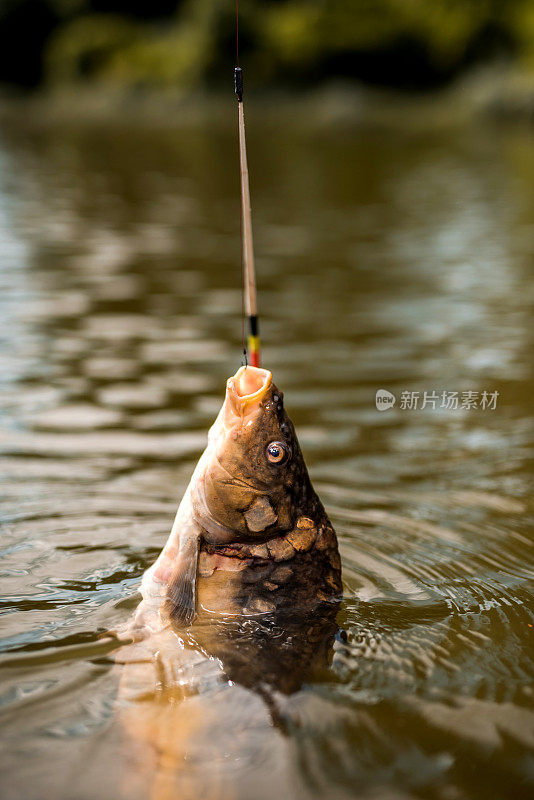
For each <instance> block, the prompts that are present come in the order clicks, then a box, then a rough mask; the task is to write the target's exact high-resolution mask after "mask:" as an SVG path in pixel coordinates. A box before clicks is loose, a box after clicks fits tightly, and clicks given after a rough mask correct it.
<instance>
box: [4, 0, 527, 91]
mask: <svg viewBox="0 0 534 800" xmlns="http://www.w3.org/2000/svg"><path fill="white" fill-rule="evenodd" d="M234 28H235V2H234V0H0V83H4V84H12V85H15V86H19V87H25V88H35V87H39V86H42V85H45V86H53V85H56V86H57V85H58V84H59V85H62V84H78V83H84V84H100V83H105V84H115V85H119V86H124V87H127V88H134V87H135V88H137V87H165V86H173V87H179V88H183V89H184V90H188V89H195V88H197V87H199V86H201V87H204V88H209V89H211V88H217V86H218V85H220V84H221V82H224V84H225V85H227V83H228V72H229V70H231V68H232V66H233V65H234V60H235V38H234ZM240 41H241V53H242V61H243V63H246V65H247V67H248V70H247V72H248V74H247V78H248V80H249V81H250V82H254V83H255V84H256V85H257V86H265V87H273V86H274V87H276V86H279V85H281V84H282V85H283V86H284V87H289V88H294V87H306V86H311V85H316V84H318V83H321V82H322V81H324V80H325V79H326V78H340V79H351V80H358V81H361V82H364V83H367V84H371V85H378V86H388V87H393V88H397V89H402V90H412V89H415V90H421V89H429V88H433V87H438V86H442V85H444V84H446V83H447V82H449V81H451V80H452V79H454V78H455V77H457V76H458V75H460V74H461V73H462V72H464V71H466V70H468V69H470V68H473V67H475V66H477V65H479V64H485V63H490V62H495V61H497V60H501V61H503V60H505V61H507V62H509V63H510V64H511V65H517V66H518V67H519V68H520V69H521V70H523V71H525V72H527V71H528V72H529V71H530V70H532V71H533V72H534V0H270V1H269V2H268V1H267V0H241V2H240Z"/></svg>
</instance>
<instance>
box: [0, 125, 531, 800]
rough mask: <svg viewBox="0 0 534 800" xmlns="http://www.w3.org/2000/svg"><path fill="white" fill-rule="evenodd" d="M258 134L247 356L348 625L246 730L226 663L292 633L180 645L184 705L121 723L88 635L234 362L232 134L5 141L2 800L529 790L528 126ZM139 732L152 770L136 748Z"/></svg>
mask: <svg viewBox="0 0 534 800" xmlns="http://www.w3.org/2000/svg"><path fill="white" fill-rule="evenodd" d="M281 122H282V119H280V120H278V121H276V120H273V119H269V120H264V119H263V118H262V116H261V113H260V112H259V110H253V111H251V112H249V114H248V139H249V161H250V169H251V177H252V192H253V205H254V222H255V233H256V249H257V262H258V263H257V266H258V271H259V279H260V292H261V294H260V302H261V310H262V313H263V320H262V325H263V328H262V333H263V339H264V364H265V366H268V367H269V368H271V369H272V370H273V373H274V376H275V380H276V382H277V384H278V385H279V386H280V387H281V388H282V389H283V390H284V392H285V396H286V405H287V408H288V410H289V412H290V414H291V416H292V418H293V420H294V422H295V424H296V426H297V429H298V431H299V434H300V438H301V443H302V446H303V449H304V451H305V455H306V458H307V462H308V466H309V468H310V472H311V475H312V478H313V480H314V483H315V485H316V488H317V489H318V491H319V493H320V494H321V497H322V499H323V500H324V502H325V504H326V506H327V509H328V511H329V513H330V516H331V518H332V521H333V522H334V525H335V527H336V529H337V531H338V534H339V537H340V543H341V551H342V556H343V568H344V579H345V600H344V603H343V605H342V608H341V609H340V611H339V613H338V617H337V623H338V626H339V627H340V628H341V629H344V630H345V631H346V635H345V634H342V633H340V632H339V631H338V632H337V633H336V634H335V637H334V636H333V634H332V636H333V640H332V647H331V651H330V658H331V665H330V666H329V667H327V668H325V667H324V665H322V666H321V668H319V667H320V665H319V664H316V665H315V666H316V667H317V669H316V670H315V671H314V670H312V673H313V674H312V675H311V677H310V675H308V677H307V678H306V679H305V681H304V683H303V684H302V685H301V686H300V687H299V686H298V685H297V686H296V687H295V686H293V687H285V688H286V690H287V691H290V692H292V693H290V694H289V695H287V696H284V694H283V693H280V692H275V696H276V698H277V700H276V708H277V710H276V713H275V712H273V709H272V708H271V709H270V713H269V709H268V706H269V704H268V703H266V702H265V697H262V695H261V692H258V690H257V686H256V685H255V684H254V681H249V674H248V672H247V664H248V665H249V666H250V669H251V671H252V672H253V670H254V668H255V667H256V668H257V666H258V664H265V665H266V667H265V669H266V672H268V673H269V674H270V669H271V667H273V668H274V667H275V666H276V664H275V662H276V661H277V659H279V658H280V657H281V656H280V654H281V653H285V654H286V655H287V654H289V655H288V658H290V661H289V662H288V663H290V664H292V663H293V662H291V658H293V657H294V658H295V659H296V661H298V659H299V657H300V655H301V654H302V651H305V648H306V646H308V644H309V636H308V634H307V633H306V632H303V631H299V630H298V629H297V630H293V631H292V632H291V631H290V633H289V634H288V633H287V631H286V632H285V633H284V632H283V631H282V633H280V630H278V629H275V628H273V629H272V630H271V629H269V627H268V624H267V623H266V624H267V628H265V626H264V629H262V626H261V625H260V624H259V623H254V622H252V623H250V624H248V623H247V625H245V627H244V629H242V630H240V631H239V630H238V631H233V633H232V636H233V637H234V638H233V639H232V641H233V642H235V650H236V652H238V653H239V652H240V648H242V651H243V653H245V654H246V659H245V666H244V667H243V664H241V666H240V668H239V669H238V670H237V671H236V676H237V677H236V676H235V675H234V678H235V680H231V681H229V680H228V677H225V675H226V673H225V672H224V659H222V660H221V661H218V660H212V659H209V658H208V657H207V656H206V655H202V654H201V653H197V657H196V660H194V663H193V664H192V665H191V666H190V671H189V672H186V673H184V675H183V676H182V679H181V684H180V685H181V686H182V687H183V691H184V697H185V696H186V695H189V700H188V701H187V703H188V704H187V705H186V704H183V705H181V701H180V698H178V699H177V697H176V696H175V695H173V696H172V697H170V698H169V697H167V698H165V697H163V699H162V698H161V697H160V698H159V700H158V702H159V706H158V709H159V710H158V711H157V713H156V714H155V715H154V716H153V718H152V719H151V721H147V720H146V719H145V720H143V716H142V715H143V713H146V712H147V708H148V710H149V711H152V712H154V709H155V708H156V707H155V706H154V705H153V701H150V700H147V701H146V702H145V704H144V706H143V709H142V710H141V709H140V710H139V714H135V713H134V714H133V716H132V714H131V712H130V716H129V717H128V716H126V717H125V718H124V717H122V716H121V714H119V712H118V711H117V710H116V696H117V691H118V689H117V672H116V671H117V667H114V666H113V662H112V659H111V658H110V656H109V653H108V651H109V647H108V645H106V644H105V643H102V642H101V641H99V640H98V636H99V634H100V633H102V632H104V631H105V630H107V629H110V628H114V627H116V626H117V625H120V624H121V623H123V622H125V621H126V620H127V619H128V618H129V616H130V615H131V613H132V610H133V609H134V608H135V605H136V603H137V595H136V588H137V587H138V585H139V581H140V576H141V574H142V572H143V570H144V569H145V568H146V567H147V566H148V565H149V564H150V563H151V562H152V561H153V559H154V558H155V556H156V554H157V553H158V551H159V549H160V547H161V546H162V544H163V543H164V541H165V540H166V537H167V534H168V531H169V528H170V525H171V523H172V519H173V515H174V511H175V509H176V506H177V503H178V501H179V499H180V497H181V495H182V492H183V490H184V488H185V486H186V484H187V482H188V480H189V476H190V473H191V471H192V468H193V465H194V463H195V461H196V459H197V457H198V454H199V452H200V450H201V449H202V448H203V443H204V439H205V435H206V431H207V428H208V426H209V425H210V424H211V422H212V420H213V418H214V415H215V413H216V412H217V410H218V407H219V405H220V403H221V399H222V393H223V387H224V381H225V379H226V377H227V376H228V375H229V374H231V373H232V372H233V371H235V369H236V367H237V366H239V361H240V355H239V337H240V320H239V312H240V295H239V266H238V241H237V236H238V206H237V197H238V194H237V192H238V185H237V170H236V143H235V127H234V125H233V118H232V120H231V122H230V123H229V124H228V126H225V125H223V124H220V123H219V122H218V121H217V120H213V121H212V122H211V123H210V124H209V125H207V124H206V125H200V124H199V125H198V126H189V127H186V128H184V129H182V130H181V129H173V130H166V131H152V132H151V131H150V130H149V129H146V128H145V129H144V130H134V129H128V128H126V127H124V128H122V129H121V128H119V127H117V126H113V125H111V124H110V125H109V126H105V125H100V126H85V127H73V128H71V129H68V128H65V127H62V128H61V129H58V128H56V129H54V128H50V129H44V130H40V131H38V130H32V129H31V128H30V127H29V126H28V127H26V126H24V125H19V126H10V125H8V126H7V127H6V128H5V130H4V131H3V133H2V135H1V150H0V282H1V283H0V285H1V293H0V314H1V320H2V327H1V332H0V337H1V354H0V381H1V400H0V402H1V428H2V430H1V439H0V443H1V449H2V451H3V455H4V458H3V461H2V467H1V474H2V481H1V482H2V496H3V498H2V499H3V502H2V510H1V522H2V540H1V546H2V561H1V567H0V568H1V574H2V584H3V601H2V612H3V616H2V622H3V624H2V634H1V636H2V638H1V648H2V661H1V662H0V666H1V667H2V669H1V677H2V694H1V702H2V725H1V734H2V739H3V746H2V755H1V767H2V773H3V789H2V795H3V797H4V798H6V800H8V798H9V799H11V798H13V799H14V798H17V800H22V799H23V798H27V799H28V800H47V799H48V798H50V799H52V798H61V800H70V799H71V798H72V799H73V800H74V798H76V800H104V799H107V798H118V797H121V796H124V797H126V796H127V797H132V798H136V799H137V798H141V797H151V798H157V799H158V800H160V798H167V797H171V796H172V797H178V796H179V797H182V798H185V797H195V798H200V797H207V796H208V791H209V792H210V794H209V796H210V797H213V798H215V797H216V798H225V800H226V799H227V798H228V799H229V800H230V799H232V800H233V798H243V799H244V800H250V797H252V796H253V797H255V798H256V800H262V799H263V798H271V797H273V796H277V797H278V798H280V800H285V798H289V797H291V798H311V797H320V798H328V799H329V800H330V798H332V799H334V798H335V799H337V798H352V797H358V798H378V799H379V800H386V799H387V800H390V798H409V797H417V798H419V797H420V798H438V799H439V800H456V799H457V798H485V800H487V799H488V798H496V800H497V798H499V799H500V798H504V797H513V798H517V797H521V796H525V797H526V796H528V795H529V794H530V793H531V792H532V791H533V789H534V710H533V702H534V694H533V692H534V685H533V679H534V650H533V643H532V633H533V630H534V628H533V625H534V614H533V612H532V600H533V583H532V575H533V569H532V568H533V556H532V543H533V541H532V527H530V524H529V516H528V515H529V507H530V510H531V499H530V493H529V477H530V473H529V459H530V458H531V454H532V439H531V432H532V405H533V404H532V398H533V394H534V384H533V381H532V375H531V370H530V366H531V361H532V338H531V331H532V287H533V284H532V272H533V269H532V258H533V253H534V194H533V192H532V186H533V182H534V138H533V137H532V132H531V131H529V130H494V129H492V128H487V127H483V126H481V127H480V128H476V129H470V130H462V131H450V130H447V131H442V132H436V131H434V132H432V133H429V132H428V131H427V132H421V133H414V132H413V130H412V132H411V133H410V134H408V133H406V132H404V133H403V132H401V131H400V130H399V131H395V132H391V131H390V132H385V131H377V130H338V129H336V127H335V126H334V127H331V128H324V127H323V128H321V127H313V126H306V125H295V126H294V127H291V126H290V128H289V130H285V131H284V132H283V133H282V127H281V124H280V123H281ZM379 388H383V389H388V390H389V391H391V392H393V393H395V394H396V395H397V403H396V405H395V407H394V408H393V409H390V410H388V411H381V412H379V411H377V410H376V408H375V392H376V390H377V389H379ZM403 391H410V392H411V391H419V392H421V395H422V393H423V392H424V391H427V392H432V391H436V392H437V394H438V398H439V399H438V401H437V403H436V405H437V407H436V408H435V409H432V407H431V405H432V404H430V405H429V404H428V403H427V407H426V408H425V409H424V410H421V409H420V408H419V409H417V410H408V409H403V408H401V400H400V397H401V393H402V392H403ZM444 391H447V392H455V391H456V392H459V393H462V392H466V391H473V392H478V393H479V396H478V400H479V401H480V399H481V396H482V392H483V391H487V392H490V393H492V392H495V391H497V392H498V393H499V394H498V398H497V407H496V409H495V410H492V409H491V408H487V409H485V410H481V409H471V410H467V409H461V408H458V409H456V410H454V409H444V408H440V405H441V398H442V393H443V392H444ZM461 401H462V396H461V394H460V404H461ZM420 403H421V401H420ZM335 630H337V628H334V633H335ZM286 634H287V635H286ZM284 636H286V638H284ZM275 640H276V641H278V642H282V645H280V646H278V645H276V646H275V645H274V644H273V645H272V658H271V662H272V663H270V661H269V659H270V655H269V654H270V652H271V651H270V647H271V642H274V641H275ZM328 644H330V642H328ZM247 659H248V661H247ZM255 659H263V661H257V663H256V664H255ZM295 663H296V662H295ZM312 666H313V665H312ZM291 669H292V667H291ZM274 671H276V670H274ZM247 682H248V683H251V684H253V685H247ZM191 698H192V699H191ZM147 703H148V706H147ZM181 708H183V709H186V711H184V712H183V713H181V712H180V709H181ZM169 714H170V715H171V716H168V715H169ZM277 714H279V715H281V717H278V716H277ZM281 718H283V724H281V723H280V719H281ZM277 720H278V723H280V724H277ZM151 725H152V727H150V726H151ZM128 726H130V729H129V728H128ZM154 726H155V727H156V728H157V727H158V726H160V727H159V729H158V730H157V731H156V730H155V727H154ZM165 726H166V727H165ZM162 731H163V733H162ZM162 735H164V736H166V737H167V739H168V740H169V741H172V746H171V745H169V746H170V747H171V749H172V747H174V746H175V740H179V741H180V743H181V744H180V747H181V748H182V749H181V750H179V755H178V756H175V758H174V760H173V759H172V758H168V759H167V761H166V762H165V763H164V765H163V771H164V772H165V773H166V777H165V779H164V780H162V778H161V769H162V767H161V764H160V768H159V774H158V775H157V776H156V774H155V773H154V772H153V770H154V767H153V765H152V764H151V763H149V761H148V759H147V761H146V762H144V761H143V751H144V748H146V749H147V750H148V749H149V748H150V746H151V736H152V739H157V738H158V737H160V738H161V736H162ZM164 749H165V748H163V750H164ZM176 752H178V750H177V751H176ZM134 753H135V756H134ZM180 753H181V755H180ZM163 755H165V753H163ZM167 755H168V754H167ZM182 756H183V757H182ZM173 775H174V777H176V776H178V775H179V776H181V777H180V779H179V780H178V783H177V784H176V786H178V789H179V791H178V790H177V791H176V792H174V791H173V789H172V787H173V786H174V785H175V784H173V783H172V781H173V780H174V778H173ZM210 776H211V777H210ZM180 781H181V782H180Z"/></svg>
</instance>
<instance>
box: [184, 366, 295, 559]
mask: <svg viewBox="0 0 534 800" xmlns="http://www.w3.org/2000/svg"><path fill="white" fill-rule="evenodd" d="M207 452H208V457H207V459H206V468H205V471H204V473H203V476H202V478H201V487H202V491H201V493H199V494H200V495H201V497H200V499H201V502H200V503H199V504H198V505H199V507H200V508H201V514H200V516H201V519H200V520H199V521H200V523H201V524H202V527H203V528H204V530H205V531H206V533H207V536H208V537H211V539H212V540H213V541H214V542H218V543H220V542H225V541H226V542H229V541H236V540H244V541H250V540H257V541H262V540H265V539H268V538H269V537H271V536H272V535H273V532H281V531H287V530H289V529H290V528H291V526H292V525H293V523H294V521H295V518H296V515H297V513H298V508H297V506H298V498H299V496H300V495H302V492H303V491H305V489H306V487H307V486H308V484H309V478H308V473H307V470H306V466H305V464H304V459H303V457H302V453H301V451H300V447H299V444H298V440H297V437H296V434H295V429H294V427H293V424H292V422H291V420H290V419H289V417H288V415H287V413H286V411H285V409H284V404H283V394H282V392H281V391H280V390H279V389H278V388H277V387H276V386H275V384H274V383H273V380H272V375H271V373H270V372H269V370H266V369H260V368H259V367H252V366H246V367H241V368H240V369H239V370H238V371H237V372H236V374H235V375H233V376H232V377H231V378H229V379H228V381H227V384H226V397H225V400H224V404H223V407H222V409H221V412H220V414H219V416H218V417H217V420H216V422H215V424H214V425H213V427H212V429H211V431H210V436H209V445H208V451H207Z"/></svg>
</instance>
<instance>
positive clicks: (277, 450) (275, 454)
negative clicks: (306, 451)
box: [266, 442, 291, 464]
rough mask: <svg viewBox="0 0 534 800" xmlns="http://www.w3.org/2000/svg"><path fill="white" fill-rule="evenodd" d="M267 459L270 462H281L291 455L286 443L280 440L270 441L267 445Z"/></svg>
mask: <svg viewBox="0 0 534 800" xmlns="http://www.w3.org/2000/svg"><path fill="white" fill-rule="evenodd" d="M266 453H267V459H268V461H270V462H271V464H283V463H284V461H287V459H288V458H289V456H290V455H291V453H290V451H289V448H288V447H287V445H285V444H283V443H282V442H271V443H270V444H268V445H267V450H266Z"/></svg>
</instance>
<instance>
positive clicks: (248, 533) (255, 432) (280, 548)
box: [137, 366, 342, 627]
mask: <svg viewBox="0 0 534 800" xmlns="http://www.w3.org/2000/svg"><path fill="white" fill-rule="evenodd" d="M341 591H342V587H341V565H340V558H339V553H338V548H337V539H336V534H335V532H334V529H333V527H332V525H331V523H330V520H329V519H328V516H327V514H326V511H325V509H324V507H323V505H322V503H321V501H320V500H319V498H318V496H317V494H316V493H315V491H314V489H313V487H312V485H311V482H310V478H309V475H308V471H307V469H306V465H305V463H304V459H303V456H302V453H301V450H300V447H299V443H298V439H297V436H296V433H295V429H294V427H293V424H292V423H291V420H290V419H289V417H288V415H287V413H286V411H285V408H284V403H283V395H282V392H280V390H279V389H278V388H277V387H276V386H275V384H274V383H273V381H272V375H271V373H270V372H269V371H268V370H265V369H260V368H256V367H251V366H247V367H241V368H240V369H239V370H238V372H237V373H236V374H235V375H234V376H233V377H232V378H230V379H229V380H228V381H227V386H226V396H225V400H224V403H223V406H222V409H221V411H220V413H219V415H218V417H217V419H216V421H215V423H214V424H213V426H212V428H211V430H210V432H209V435H208V445H207V447H206V450H205V451H204V453H203V454H202V456H201V458H200V460H199V462H198V464H197V467H196V469H195V471H194V473H193V476H192V478H191V482H190V484H189V486H188V488H187V490H186V492H185V494H184V497H183V499H182V502H181V503H180V506H179V508H178V512H177V514H176V518H175V521H174V524H173V527H172V531H171V533H170V536H169V539H168V541H167V543H166V545H165V547H164V548H163V550H162V552H161V554H160V556H159V557H158V559H157V561H156V562H155V564H154V565H153V566H152V567H151V568H150V569H149V570H148V571H147V572H146V573H145V575H144V578H143V581H142V587H141V592H142V595H143V603H142V605H141V608H140V610H139V613H138V617H137V621H138V626H140V625H143V624H145V625H146V624H149V626H150V627H153V626H154V624H156V625H160V624H162V623H166V622H167V623H168V621H169V620H170V621H171V622H172V623H173V624H175V625H178V626H187V625H190V624H191V623H192V621H193V620H194V618H195V616H196V615H197V613H199V612H200V613H202V612H219V613H227V614H241V613H245V614H253V613H267V612H272V611H274V610H277V609H281V608H291V609H295V608H299V607H309V606H310V605H314V604H315V605H317V604H319V603H321V602H324V601H329V600H336V599H339V598H340V596H341ZM155 616H157V617H158V622H157V623H154V619H155ZM150 618H151V619H152V621H151V622H148V623H147V621H148V620H150Z"/></svg>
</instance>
